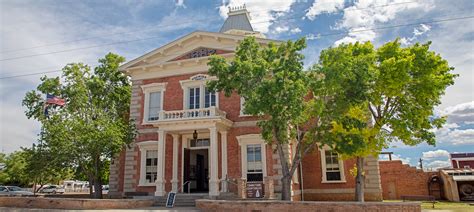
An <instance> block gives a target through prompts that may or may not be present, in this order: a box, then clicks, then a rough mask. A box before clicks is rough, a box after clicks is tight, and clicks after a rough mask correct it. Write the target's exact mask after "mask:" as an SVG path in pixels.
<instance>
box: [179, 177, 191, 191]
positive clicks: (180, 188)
mask: <svg viewBox="0 0 474 212" xmlns="http://www.w3.org/2000/svg"><path fill="white" fill-rule="evenodd" d="M186 184H188V194H189V193H191V181H189V180H188V181H186V182H184V183H183V185H181V187H179V188H178V192H179V191H181V192H183V190H182V189H183V188H184V186H185V185H186Z"/></svg>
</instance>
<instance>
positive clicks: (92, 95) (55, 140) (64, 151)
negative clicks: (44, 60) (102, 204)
mask: <svg viewBox="0 0 474 212" xmlns="http://www.w3.org/2000/svg"><path fill="white" fill-rule="evenodd" d="M124 61H125V59H124V58H123V57H121V56H118V55H115V54H112V53H109V54H107V55H106V56H105V58H102V59H99V63H100V65H99V66H97V67H96V68H95V69H94V71H93V72H92V71H91V68H90V67H89V66H87V65H84V64H82V63H72V64H68V65H67V66H65V67H64V68H63V69H62V72H63V73H62V78H61V79H60V78H59V77H55V78H47V77H42V78H41V81H42V83H41V84H40V85H39V86H38V87H37V90H36V91H30V92H28V93H27V94H26V96H25V99H24V100H23V105H24V106H26V108H27V110H26V115H27V117H28V118H34V119H37V120H38V121H40V122H41V124H42V127H43V133H42V136H43V141H44V147H45V148H47V149H48V152H50V154H52V155H54V156H58V157H59V158H63V159H65V161H64V162H63V165H64V166H66V167H70V168H71V169H73V170H75V169H76V168H80V169H81V171H82V172H84V173H85V174H86V176H87V177H88V179H89V182H90V185H93V186H94V190H95V192H94V193H93V194H92V189H91V195H93V196H94V197H95V198H102V181H103V180H102V179H103V178H104V176H103V175H104V174H105V173H107V172H106V171H104V169H106V168H108V166H107V164H108V161H109V160H110V158H111V157H113V156H114V155H116V154H117V153H119V152H120V151H121V150H122V148H123V147H124V145H126V144H129V143H130V142H131V141H132V140H133V139H134V137H135V134H136V133H135V128H134V125H133V124H132V122H131V121H130V120H129V118H128V117H129V116H128V110H129V105H130V92H131V87H130V82H129V79H128V78H127V77H126V76H125V75H124V74H123V73H121V72H120V71H119V70H118V67H119V65H120V63H122V62H124ZM46 94H52V95H55V96H57V97H60V98H63V99H65V101H66V104H65V106H58V105H51V104H50V105H48V106H47V107H48V112H49V115H48V116H45V115H44V113H43V111H44V105H45V100H44V96H45V95H46Z"/></svg>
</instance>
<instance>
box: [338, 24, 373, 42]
mask: <svg viewBox="0 0 474 212" xmlns="http://www.w3.org/2000/svg"><path fill="white" fill-rule="evenodd" d="M375 37H376V34H375V32H374V31H372V30H367V29H366V28H364V27H361V28H357V29H350V30H349V34H348V36H346V37H344V38H342V39H340V40H337V41H336V42H335V43H334V45H336V46H337V45H339V44H341V43H355V42H357V41H360V42H364V41H371V40H373V39H375Z"/></svg>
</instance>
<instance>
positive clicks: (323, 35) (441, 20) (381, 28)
mask: <svg viewBox="0 0 474 212" xmlns="http://www.w3.org/2000/svg"><path fill="white" fill-rule="evenodd" d="M471 18H474V16H465V17H455V18H448V19H439V20H432V21H423V22H417V23H408V24H399V25H392V26H385V27H376V28H370V29H363V30H354V31H349V32H347V31H346V32H339V33H328V34H322V35H318V37H328V36H334V35H340V34H347V33H359V32H365V31H371V30H385V29H391V28H399V27H405V26H414V25H419V24H431V23H440V22H448V21H457V20H464V19H471ZM227 47H234V46H226V47H224V48H227ZM181 54H183V53H179V54H171V55H168V56H173V55H176V56H178V55H181ZM59 71H61V70H55V71H49V72H37V73H28V74H22V75H12V76H6V77H0V80H2V79H10V78H16V77H25V76H32V75H38V74H46V73H54V72H59Z"/></svg>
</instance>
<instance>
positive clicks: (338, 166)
mask: <svg viewBox="0 0 474 212" xmlns="http://www.w3.org/2000/svg"><path fill="white" fill-rule="evenodd" d="M321 163H322V169H323V170H322V171H323V180H322V181H323V183H332V182H345V177H344V163H343V161H342V160H341V159H340V157H339V155H338V154H337V153H336V152H335V151H332V150H328V149H327V148H326V149H324V148H323V150H321Z"/></svg>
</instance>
